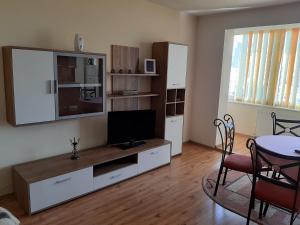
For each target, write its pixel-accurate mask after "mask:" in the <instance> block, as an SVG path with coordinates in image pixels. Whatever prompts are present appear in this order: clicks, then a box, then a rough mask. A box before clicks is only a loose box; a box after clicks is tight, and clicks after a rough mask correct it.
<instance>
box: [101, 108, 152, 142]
mask: <svg viewBox="0 0 300 225" xmlns="http://www.w3.org/2000/svg"><path fill="white" fill-rule="evenodd" d="M154 132H155V110H134V111H116V112H108V132H107V135H108V144H120V143H126V142H134V141H140V140H147V139H151V138H154V137H155V133H154Z"/></svg>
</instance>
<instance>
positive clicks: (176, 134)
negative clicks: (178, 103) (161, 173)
mask: <svg viewBox="0 0 300 225" xmlns="http://www.w3.org/2000/svg"><path fill="white" fill-rule="evenodd" d="M165 127H166V128H165V139H166V140H168V141H171V142H172V151H171V152H172V156H174V155H178V154H181V153H182V128H183V116H173V117H167V118H166V126H165Z"/></svg>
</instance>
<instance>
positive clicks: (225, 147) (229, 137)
mask: <svg viewBox="0 0 300 225" xmlns="http://www.w3.org/2000/svg"><path fill="white" fill-rule="evenodd" d="M214 125H215V126H216V127H217V128H218V131H219V134H220V139H221V146H222V158H221V164H220V168H219V173H218V177H217V182H216V187H215V190H214V196H216V195H217V192H218V187H219V183H220V179H221V175H222V174H223V170H224V169H225V171H224V175H223V182H222V185H224V184H225V182H226V177H227V173H228V170H235V171H240V172H245V173H249V174H252V171H253V170H252V161H251V157H250V156H246V155H241V154H235V153H233V145H234V136H235V125H234V120H233V118H232V116H231V115H229V114H225V115H224V120H222V119H219V118H217V119H215V120H214Z"/></svg>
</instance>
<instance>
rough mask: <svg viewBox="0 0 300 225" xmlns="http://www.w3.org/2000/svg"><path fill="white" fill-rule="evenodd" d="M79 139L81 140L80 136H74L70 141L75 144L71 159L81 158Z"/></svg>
mask: <svg viewBox="0 0 300 225" xmlns="http://www.w3.org/2000/svg"><path fill="white" fill-rule="evenodd" d="M79 141H80V138H77V140H76V138H75V137H74V138H73V139H70V142H71V144H72V146H73V150H72V156H71V159H72V160H77V159H79V158H80V157H79V152H78V144H79Z"/></svg>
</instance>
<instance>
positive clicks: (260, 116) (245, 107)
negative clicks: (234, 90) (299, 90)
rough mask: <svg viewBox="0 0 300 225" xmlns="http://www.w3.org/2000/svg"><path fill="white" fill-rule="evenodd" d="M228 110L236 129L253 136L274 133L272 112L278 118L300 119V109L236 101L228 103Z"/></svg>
mask: <svg viewBox="0 0 300 225" xmlns="http://www.w3.org/2000/svg"><path fill="white" fill-rule="evenodd" d="M227 112H228V113H230V114H231V115H232V116H233V118H234V121H235V124H236V131H237V132H238V133H241V134H246V135H251V136H260V135H268V134H272V118H271V113H272V112H275V113H276V116H277V118H283V119H292V120H300V112H299V111H295V110H287V109H280V108H273V107H270V106H260V105H251V104H243V103H235V102H229V103H228V105H227Z"/></svg>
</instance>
